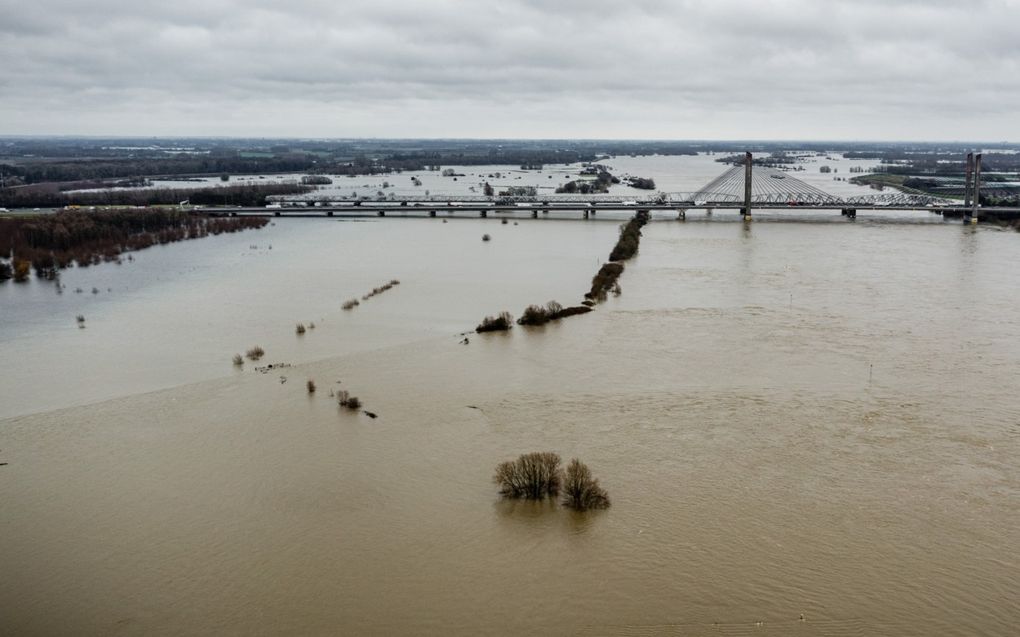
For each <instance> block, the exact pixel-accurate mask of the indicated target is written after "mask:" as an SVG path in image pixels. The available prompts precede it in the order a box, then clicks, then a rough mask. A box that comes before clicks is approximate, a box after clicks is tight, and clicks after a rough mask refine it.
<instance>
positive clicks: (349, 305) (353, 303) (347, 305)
mask: <svg viewBox="0 0 1020 637" xmlns="http://www.w3.org/2000/svg"><path fill="white" fill-rule="evenodd" d="M359 305H361V303H360V302H358V299H349V300H347V301H344V304H343V305H341V306H340V308H341V309H344V310H353V309H354V308H356V307H358V306H359Z"/></svg>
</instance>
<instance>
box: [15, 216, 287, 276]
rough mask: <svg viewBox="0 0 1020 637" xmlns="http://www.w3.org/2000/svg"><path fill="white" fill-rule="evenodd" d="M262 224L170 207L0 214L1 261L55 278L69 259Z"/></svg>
mask: <svg viewBox="0 0 1020 637" xmlns="http://www.w3.org/2000/svg"><path fill="white" fill-rule="evenodd" d="M266 223H268V219H266V218H264V217H223V218H219V217H208V216H205V215H193V214H189V213H187V212H184V211H182V210H173V209H149V210H67V211H61V212H57V213H55V214H52V215H33V216H25V217H11V218H0V260H2V259H10V261H11V265H12V266H13V270H14V272H15V273H17V272H23V273H25V274H26V275H27V272H28V267H29V265H31V267H33V268H35V270H36V274H37V275H39V276H40V277H42V278H55V277H56V274H57V271H58V270H60V269H63V268H66V267H69V266H70V265H71V264H72V263H76V264H77V265H78V266H79V267H85V266H88V265H92V264H98V263H100V262H102V261H117V260H119V258H120V255H121V254H122V253H123V252H129V251H134V250H142V249H144V248H147V247H149V246H153V245H157V244H165V243H172V242H174V241H183V240H186V239H198V238H201V237H205V236H208V235H210V234H221V233H224V232H238V231H240V230H246V229H249V228H261V227H262V226H264V225H266ZM2 262H3V261H0V263H2ZM3 269H4V270H6V271H9V270H10V269H11V268H10V267H7V268H3ZM0 274H2V273H0ZM15 278H18V277H15ZM21 280H23V278H22V279H21Z"/></svg>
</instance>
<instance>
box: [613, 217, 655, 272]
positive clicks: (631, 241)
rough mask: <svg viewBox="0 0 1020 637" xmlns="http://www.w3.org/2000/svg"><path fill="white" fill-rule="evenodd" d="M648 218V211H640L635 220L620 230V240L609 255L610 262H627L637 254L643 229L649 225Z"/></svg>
mask: <svg viewBox="0 0 1020 637" xmlns="http://www.w3.org/2000/svg"><path fill="white" fill-rule="evenodd" d="M648 218H649V215H648V212H647V211H645V210H639V211H638V212H637V214H635V215H634V218H633V219H631V220H630V221H628V222H627V223H626V224H624V225H623V227H621V228H620V238H619V239H618V240H617V242H616V245H615V246H614V247H613V251H612V252H610V253H609V260H610V261H626V260H627V259H629V258H631V257H633V256H634V255H635V254H637V251H638V245H639V244H640V243H641V228H642V226H644V225H645V224H646V223H648Z"/></svg>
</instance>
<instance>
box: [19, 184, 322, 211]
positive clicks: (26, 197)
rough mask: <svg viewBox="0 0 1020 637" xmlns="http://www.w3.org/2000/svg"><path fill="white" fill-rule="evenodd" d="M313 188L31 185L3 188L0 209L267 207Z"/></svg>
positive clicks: (276, 185) (256, 185) (289, 185)
mask: <svg viewBox="0 0 1020 637" xmlns="http://www.w3.org/2000/svg"><path fill="white" fill-rule="evenodd" d="M312 190H313V187H312V186H308V185H301V184H297V183H275V184H244V185H236V186H216V187H214V188H208V187H207V188H145V189H139V190H86V191H81V192H61V191H60V190H59V189H58V188H56V187H43V186H30V187H27V188H7V189H0V207H4V208H62V207H64V206H74V205H78V206H161V205H170V206H175V205H177V204H178V203H179V202H181V201H185V200H187V201H190V202H191V204H192V205H195V206H223V205H231V206H260V207H261V206H265V205H266V203H267V202H268V201H269V197H271V196H274V195H276V196H279V195H300V194H304V193H308V192H311V191H312Z"/></svg>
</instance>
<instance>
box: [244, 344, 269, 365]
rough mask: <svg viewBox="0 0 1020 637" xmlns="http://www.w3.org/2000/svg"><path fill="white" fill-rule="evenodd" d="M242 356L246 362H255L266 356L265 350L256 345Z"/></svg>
mask: <svg viewBox="0 0 1020 637" xmlns="http://www.w3.org/2000/svg"><path fill="white" fill-rule="evenodd" d="M244 355H245V356H247V357H248V360H250V361H257V360H258V359H260V358H262V357H263V356H265V355H266V350H264V349H262V348H261V347H259V346H258V345H256V346H255V347H253V348H251V349H250V350H248V351H247V352H245V353H244Z"/></svg>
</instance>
